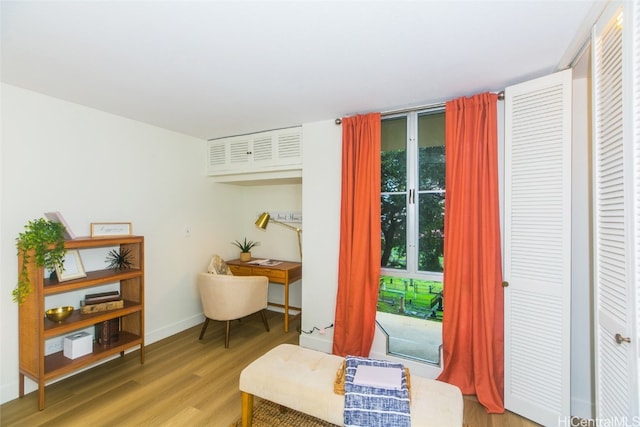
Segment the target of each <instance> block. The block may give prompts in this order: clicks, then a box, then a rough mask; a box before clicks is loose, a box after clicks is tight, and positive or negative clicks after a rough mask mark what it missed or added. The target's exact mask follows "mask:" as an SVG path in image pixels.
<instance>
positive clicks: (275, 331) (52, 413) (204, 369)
mask: <svg viewBox="0 0 640 427" xmlns="http://www.w3.org/2000/svg"><path fill="white" fill-rule="evenodd" d="M268 318H269V324H270V326H271V331H270V332H266V331H265V330H264V326H263V324H262V320H261V319H260V316H259V315H254V316H250V317H248V318H246V319H244V320H243V321H242V322H234V323H233V324H232V328H231V342H230V345H229V349H225V348H224V324H223V323H222V322H210V324H209V327H208V329H207V331H206V333H205V336H204V338H203V340H202V341H199V340H198V335H199V333H200V326H197V327H194V328H191V329H188V330H186V331H183V332H181V333H179V334H176V335H173V336H171V337H169V338H166V339H164V340H162V341H159V342H156V343H153V344H151V345H149V346H147V347H146V354H145V359H146V360H145V364H144V365H140V358H139V357H138V352H133V353H130V354H127V355H125V357H123V358H118V359H115V360H112V361H110V362H107V363H105V364H103V365H100V366H97V367H94V368H92V369H90V370H87V371H85V372H82V373H79V374H76V375H74V376H72V377H70V378H67V379H64V380H62V381H59V382H57V383H54V384H50V385H48V386H47V388H46V391H45V405H46V406H45V409H44V410H43V411H38V402H37V400H38V399H37V392H33V393H30V394H28V395H26V396H25V397H23V398H21V399H15V400H13V401H10V402H7V403H5V404H3V405H2V406H0V425H1V426H5V427H10V426H29V427H32V426H33V427H35V426H44V425H46V426H67V427H68V426H88V425H91V426H154V427H155V426H162V427H164V426H167V427H168V426H189V427H191V426H216V427H217V426H220V427H229V426H230V425H232V423H233V422H235V421H236V420H237V419H238V418H239V416H240V392H239V391H238V379H239V377H240V371H241V370H242V369H243V368H244V367H245V366H246V365H248V364H249V363H250V362H251V361H252V360H254V359H255V358H257V357H258V356H260V355H261V354H263V353H265V352H266V351H268V350H269V349H271V348H273V347H275V346H277V345H279V344H282V343H291V344H297V343H298V333H297V332H296V330H295V329H296V326H297V324H296V323H297V322H296V323H294V324H293V325H292V327H291V328H290V330H289V332H288V333H286V334H285V333H284V332H283V319H282V315H281V314H280V313H275V312H269V314H268ZM464 410H465V413H464V422H465V424H467V426H469V427H484V426H488V427H502V426H505V427H506V426H514V427H532V426H536V425H537V424H535V423H532V422H531V421H529V420H527V419H525V418H522V417H519V416H517V415H515V414H511V413H507V414H504V415H488V414H486V413H485V411H484V409H483V408H482V406H481V405H480V404H479V403H478V402H477V401H476V400H475V398H474V397H465V409H464Z"/></svg>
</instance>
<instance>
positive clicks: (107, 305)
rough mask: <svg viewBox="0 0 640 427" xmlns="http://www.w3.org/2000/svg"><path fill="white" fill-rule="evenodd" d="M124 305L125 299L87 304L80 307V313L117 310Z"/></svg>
mask: <svg viewBox="0 0 640 427" xmlns="http://www.w3.org/2000/svg"><path fill="white" fill-rule="evenodd" d="M122 307H124V300H122V299H119V300H116V301H107V302H101V303H98V304H85V305H82V306H81V307H80V313H82V314H88V313H98V312H100V311H107V310H115V309H117V308H122Z"/></svg>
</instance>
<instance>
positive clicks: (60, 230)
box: [12, 218, 67, 304]
mask: <svg viewBox="0 0 640 427" xmlns="http://www.w3.org/2000/svg"><path fill="white" fill-rule="evenodd" d="M64 231H65V227H64V225H63V224H61V223H59V222H54V221H50V220H46V219H44V218H39V219H35V220H33V221H29V222H28V223H27V225H25V226H24V231H23V232H22V233H20V234H18V237H17V238H16V248H17V249H18V255H19V259H20V262H21V264H20V265H19V266H18V270H19V271H18V285H17V286H16V287H15V289H14V290H13V291H12V295H13V301H15V302H17V303H18V304H21V303H22V302H24V300H25V298H26V297H27V296H28V295H29V294H30V293H31V291H32V290H33V289H32V288H31V282H30V280H29V270H28V265H29V263H30V262H33V263H35V265H36V266H38V267H44V268H47V269H49V270H52V271H55V268H56V266H57V267H59V268H63V263H64V257H65V254H66V253H67V250H66V249H65V247H64ZM31 250H33V260H32V259H31Z"/></svg>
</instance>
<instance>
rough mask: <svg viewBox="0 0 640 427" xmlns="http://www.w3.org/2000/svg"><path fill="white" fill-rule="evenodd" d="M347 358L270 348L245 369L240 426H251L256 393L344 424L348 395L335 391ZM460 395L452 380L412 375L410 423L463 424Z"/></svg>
mask: <svg viewBox="0 0 640 427" xmlns="http://www.w3.org/2000/svg"><path fill="white" fill-rule="evenodd" d="M343 360H344V358H342V357H339V356H336V355H332V354H326V353H322V352H319V351H315V350H310V349H307V348H304V347H300V346H297V345H292V344H282V345H279V346H278V347H275V348H274V349H272V350H270V351H268V352H267V353H265V354H264V355H263V356H261V357H259V358H258V359H256V360H255V361H253V362H252V363H251V364H250V365H249V366H247V367H246V368H244V369H243V371H242V372H241V374H240V391H241V392H242V425H243V427H250V426H251V420H252V416H253V396H258V397H260V398H262V399H266V400H270V401H272V402H275V403H278V404H280V405H282V406H286V407H288V408H291V409H293V410H296V411H299V412H303V413H305V414H308V415H311V416H314V417H316V418H320V419H322V420H325V421H328V422H330V423H333V424H337V425H343V422H344V419H343V417H344V396H342V395H339V394H336V393H334V391H333V390H334V387H333V383H334V380H335V378H336V372H337V370H338V368H339V367H340V363H341V362H342V361H343ZM462 412H463V403H462V393H460V390H459V389H458V388H457V387H455V386H453V385H450V384H446V383H443V382H440V381H436V380H431V379H427V378H421V377H418V376H416V375H414V374H412V375H411V425H412V426H414V427H415V426H420V427H423V426H424V427H428V426H434V427H445V426H457V427H459V426H462Z"/></svg>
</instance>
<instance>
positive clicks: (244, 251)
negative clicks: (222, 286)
mask: <svg viewBox="0 0 640 427" xmlns="http://www.w3.org/2000/svg"><path fill="white" fill-rule="evenodd" d="M231 244H232V245H235V246H237V247H238V248H239V249H240V261H249V260H251V248H253V247H254V246H258V245H259V244H260V242H254V241H253V240H247V238H246V237H245V238H244V241H243V242H240V241H238V240H236V241H235V242H231Z"/></svg>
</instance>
